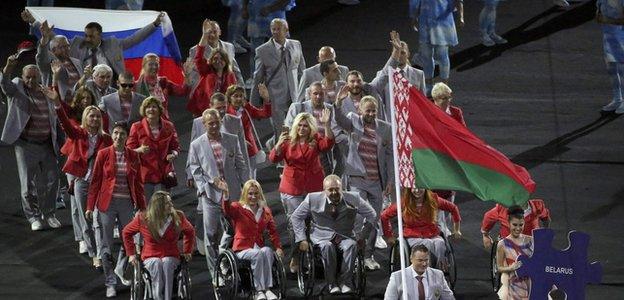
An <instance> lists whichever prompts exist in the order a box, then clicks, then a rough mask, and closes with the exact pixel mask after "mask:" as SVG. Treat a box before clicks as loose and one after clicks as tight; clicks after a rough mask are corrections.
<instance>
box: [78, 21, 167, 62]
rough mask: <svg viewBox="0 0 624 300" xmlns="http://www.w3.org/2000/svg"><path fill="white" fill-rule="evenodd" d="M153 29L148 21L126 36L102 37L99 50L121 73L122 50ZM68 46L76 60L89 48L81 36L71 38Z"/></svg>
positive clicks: (138, 41) (136, 42)
mask: <svg viewBox="0 0 624 300" xmlns="http://www.w3.org/2000/svg"><path fill="white" fill-rule="evenodd" d="M155 29H156V27H155V26H154V24H152V23H149V24H148V25H147V26H145V27H143V28H141V29H140V30H138V31H137V32H135V33H134V34H132V35H131V36H129V37H127V38H124V39H117V38H116V37H109V38H105V39H102V44H100V50H101V51H102V54H103V55H104V57H106V60H108V63H109V66H110V67H111V68H112V69H113V71H114V72H115V73H117V74H121V73H123V72H124V71H125V70H126V67H125V66H124V56H123V51H124V50H126V49H128V48H130V47H132V46H134V45H136V44H138V43H140V42H141V41H143V40H144V39H146V38H147V37H148V36H150V34H152V32H154V30H155ZM69 47H70V52H69V53H70V56H71V57H75V58H77V59H78V60H83V59H84V57H87V52H88V51H89V48H87V47H85V44H84V37H83V36H79V35H77V36H75V37H74V38H73V39H72V40H71V42H70V45H69ZM81 63H82V65H85V66H86V65H88V64H90V62H89V61H81Z"/></svg>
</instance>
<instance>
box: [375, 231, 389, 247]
mask: <svg viewBox="0 0 624 300" xmlns="http://www.w3.org/2000/svg"><path fill="white" fill-rule="evenodd" d="M375 248H377V249H386V248H388V244H387V243H386V241H384V239H383V237H381V235H379V234H378V235H377V239H375Z"/></svg>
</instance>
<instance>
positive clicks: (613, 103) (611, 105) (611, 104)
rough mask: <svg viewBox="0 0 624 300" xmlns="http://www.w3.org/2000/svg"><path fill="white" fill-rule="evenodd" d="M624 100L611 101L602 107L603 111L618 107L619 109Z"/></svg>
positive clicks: (613, 109)
mask: <svg viewBox="0 0 624 300" xmlns="http://www.w3.org/2000/svg"><path fill="white" fill-rule="evenodd" d="M623 103H624V102H622V101H615V100H614V101H611V102H609V104H607V105H605V106H603V107H602V111H615V110H616V109H618V108H619V107H620V106H622V104H623Z"/></svg>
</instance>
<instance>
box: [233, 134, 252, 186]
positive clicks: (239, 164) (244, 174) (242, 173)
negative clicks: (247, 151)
mask: <svg viewBox="0 0 624 300" xmlns="http://www.w3.org/2000/svg"><path fill="white" fill-rule="evenodd" d="M234 159H235V161H234V167H235V168H236V171H237V172H238V174H237V175H238V178H239V179H240V182H241V183H242V184H244V183H245V182H247V180H249V164H248V163H247V161H246V160H245V157H244V156H243V152H242V151H241V146H240V142H238V143H236V157H234Z"/></svg>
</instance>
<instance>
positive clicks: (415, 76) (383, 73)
mask: <svg viewBox="0 0 624 300" xmlns="http://www.w3.org/2000/svg"><path fill="white" fill-rule="evenodd" d="M388 66H390V67H393V68H397V67H398V66H399V62H398V61H397V60H396V59H394V58H392V57H390V58H389V59H388V61H387V62H386V64H385V65H384V67H383V69H381V70H379V71H378V72H377V76H375V78H374V79H373V81H371V83H370V84H371V85H372V86H373V87H374V88H375V89H376V90H377V92H378V93H379V94H380V95H381V99H379V98H377V100H379V103H380V105H381V106H380V108H381V109H382V110H383V111H384V114H385V119H384V120H385V121H388V120H390V105H392V99H390V84H389V80H388ZM405 78H406V79H407V81H409V83H410V84H411V85H413V86H414V87H415V88H417V89H418V90H420V91H421V92H423V93H424V92H425V73H423V71H421V70H418V69H416V68H414V67H412V66H410V65H409V64H408V65H406V66H405Z"/></svg>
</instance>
